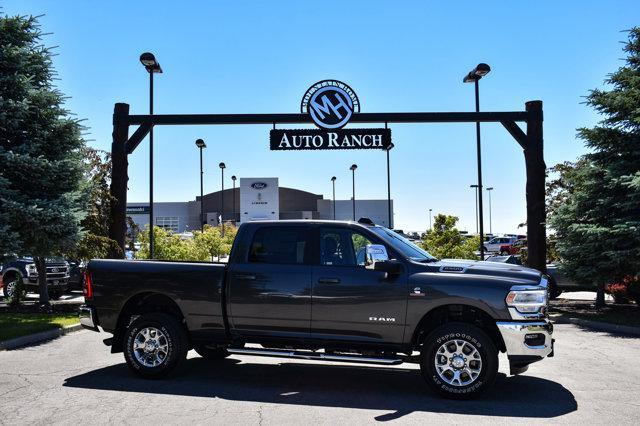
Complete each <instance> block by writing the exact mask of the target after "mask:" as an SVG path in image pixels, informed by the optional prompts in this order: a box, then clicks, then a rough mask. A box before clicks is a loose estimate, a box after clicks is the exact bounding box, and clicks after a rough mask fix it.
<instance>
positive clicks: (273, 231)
mask: <svg viewBox="0 0 640 426" xmlns="http://www.w3.org/2000/svg"><path fill="white" fill-rule="evenodd" d="M308 235H309V232H308V229H307V227H302V226H266V227H263V228H259V229H258V230H257V231H256V233H255V234H254V235H253V241H252V242H251V247H250V249H249V262H250V263H271V264H280V265H301V264H304V263H305V261H306V258H307V256H308V247H309V244H308Z"/></svg>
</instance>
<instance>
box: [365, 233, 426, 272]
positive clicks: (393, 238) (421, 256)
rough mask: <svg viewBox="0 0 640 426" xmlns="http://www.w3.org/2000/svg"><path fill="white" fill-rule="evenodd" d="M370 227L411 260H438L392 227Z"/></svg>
mask: <svg viewBox="0 0 640 426" xmlns="http://www.w3.org/2000/svg"><path fill="white" fill-rule="evenodd" d="M370 229H371V230H372V231H373V232H375V233H376V234H378V235H379V236H380V237H381V238H382V239H384V240H385V241H386V242H388V243H389V244H391V246H392V247H393V248H394V249H396V250H397V251H399V252H400V253H401V254H402V255H404V256H405V257H407V258H409V259H411V260H415V261H416V262H424V263H427V262H435V261H437V260H438V259H436V258H435V257H433V256H431V255H430V254H429V253H427V252H426V251H425V250H423V249H421V248H420V247H418V246H417V245H415V244H414V243H412V242H411V241H409V240H407V239H406V238H404V237H403V236H402V235H399V234H398V233H396V232H393V231H392V230H390V229H387V228H384V227H382V226H375V227H372V228H370Z"/></svg>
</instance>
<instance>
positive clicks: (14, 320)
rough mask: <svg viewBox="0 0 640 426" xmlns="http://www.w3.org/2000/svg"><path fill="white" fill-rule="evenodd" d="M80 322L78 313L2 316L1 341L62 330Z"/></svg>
mask: <svg viewBox="0 0 640 426" xmlns="http://www.w3.org/2000/svg"><path fill="white" fill-rule="evenodd" d="M78 322H79V320H78V314H77V313H66V314H63V313H56V314H18V313H2V314H0V341H3V340H9V339H14V338H16V337H21V336H27V335H29V334H34V333H39V332H41V331H46V330H51V329H55V328H62V327H65V326H68V325H74V324H77V323H78Z"/></svg>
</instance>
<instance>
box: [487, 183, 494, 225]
mask: <svg viewBox="0 0 640 426" xmlns="http://www.w3.org/2000/svg"><path fill="white" fill-rule="evenodd" d="M491 191H493V186H491V187H489V188H487V192H488V193H489V233H490V234H491V235H493V228H492V226H491Z"/></svg>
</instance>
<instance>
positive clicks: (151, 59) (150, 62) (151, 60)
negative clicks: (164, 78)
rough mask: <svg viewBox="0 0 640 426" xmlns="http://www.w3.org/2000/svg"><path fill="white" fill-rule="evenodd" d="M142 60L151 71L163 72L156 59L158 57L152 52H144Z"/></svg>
mask: <svg viewBox="0 0 640 426" xmlns="http://www.w3.org/2000/svg"><path fill="white" fill-rule="evenodd" d="M140 62H141V63H142V65H143V66H144V67H145V68H146V69H147V71H148V72H150V73H161V72H162V68H160V64H159V63H158V61H156V57H155V56H154V55H153V53H151V52H144V53H143V54H142V55H140Z"/></svg>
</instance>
